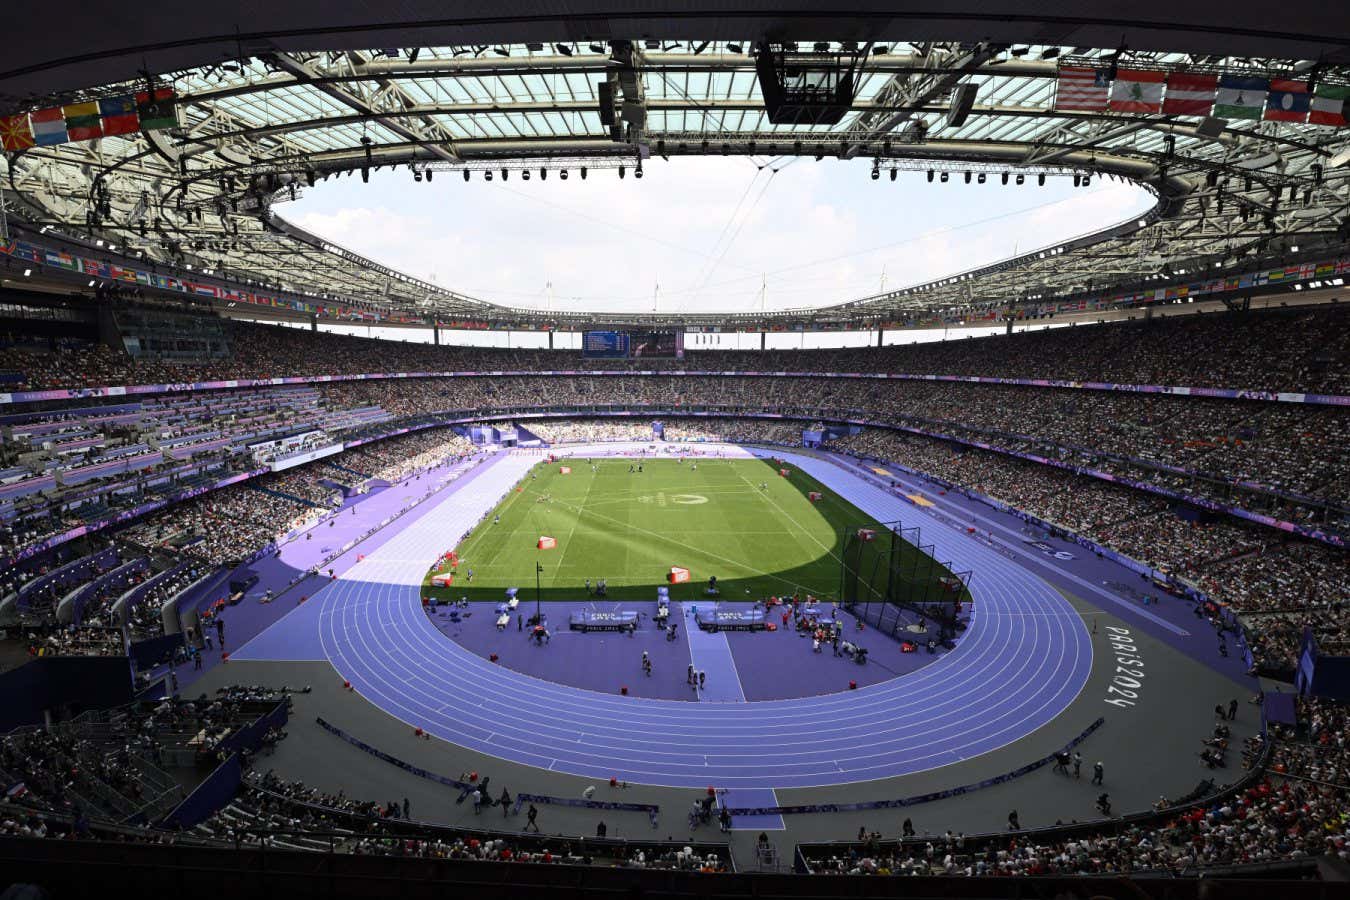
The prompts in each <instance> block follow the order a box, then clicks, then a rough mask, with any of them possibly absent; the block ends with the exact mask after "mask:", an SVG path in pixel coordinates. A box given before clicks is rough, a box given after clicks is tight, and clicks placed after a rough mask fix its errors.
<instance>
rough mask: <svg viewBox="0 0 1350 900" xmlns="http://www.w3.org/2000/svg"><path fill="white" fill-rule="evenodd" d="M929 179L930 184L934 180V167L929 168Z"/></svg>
mask: <svg viewBox="0 0 1350 900" xmlns="http://www.w3.org/2000/svg"><path fill="white" fill-rule="evenodd" d="M928 181H929V183H930V184H931V183H932V181H933V170H932V169H929V170H928Z"/></svg>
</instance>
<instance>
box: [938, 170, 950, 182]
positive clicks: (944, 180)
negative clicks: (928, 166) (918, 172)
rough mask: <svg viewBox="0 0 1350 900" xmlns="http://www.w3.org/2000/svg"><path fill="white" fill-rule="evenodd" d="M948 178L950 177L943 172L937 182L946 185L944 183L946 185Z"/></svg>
mask: <svg viewBox="0 0 1350 900" xmlns="http://www.w3.org/2000/svg"><path fill="white" fill-rule="evenodd" d="M950 177H951V176H950V175H948V174H947V173H946V172H943V173H942V175H941V176H940V177H939V179H938V180H939V181H941V182H942V183H943V184H946V183H947V179H948V178H950Z"/></svg>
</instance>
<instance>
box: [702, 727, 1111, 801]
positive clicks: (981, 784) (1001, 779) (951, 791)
mask: <svg viewBox="0 0 1350 900" xmlns="http://www.w3.org/2000/svg"><path fill="white" fill-rule="evenodd" d="M1104 724H1106V719H1104V718H1101V717H1098V718H1097V720H1096V721H1095V722H1093V723H1092V724H1091V725H1089V726H1088V727H1087V728H1084V729H1083V730H1082V731H1081V732H1080V733H1079V734H1078V736H1077V737H1075V738H1074V739H1073V740H1071V741H1069V743H1067V744H1065V745H1064V746H1063V747H1062V748H1061V749H1059V750H1057V751H1055V753H1051V754H1049V755H1047V756H1043V757H1041V758H1040V759H1038V760H1035V761H1034V762H1029V763H1027V764H1026V765H1024V766H1019V767H1018V768H1016V769H1013V770H1012V771H1011V772H1005V773H1003V774H1002V775H995V776H994V777H992V778H985V779H984V780H982V781H977V782H975V783H974V784H963V785H961V786H960V787H954V788H947V789H946V790H942V791H932V792H930V793H927V794H919V795H917V796H914V797H900V798H897V799H892V800H865V801H863V802H861V803H812V804H806V805H798V806H747V807H734V808H731V809H729V810H728V812H730V813H731V814H732V815H733V816H772V815H778V816H794V815H804V814H811V813H835V812H866V811H869V810H877V809H900V808H903V807H907V806H919V805H921V804H924V803H932V802H934V801H935V800H946V799H948V798H950V797H960V796H963V795H965V794H970V793H973V792H975V791H978V790H983V789H984V788H987V787H993V786H994V785H996V784H1004V783H1006V782H1009V781H1012V780H1013V779H1015V778H1021V777H1022V776H1023V775H1029V774H1030V773H1032V772H1035V771H1036V770H1037V769H1041V768H1044V767H1045V766H1048V765H1049V764H1050V763H1052V762H1054V761H1055V756H1056V755H1057V754H1059V753H1068V752H1070V751H1071V750H1073V749H1074V748H1075V747H1077V746H1078V745H1079V744H1081V743H1083V741H1085V740H1087V739H1088V738H1089V737H1091V736H1092V734H1093V732H1095V731H1096V730H1097V729H1098V728H1101V727H1102V725H1104Z"/></svg>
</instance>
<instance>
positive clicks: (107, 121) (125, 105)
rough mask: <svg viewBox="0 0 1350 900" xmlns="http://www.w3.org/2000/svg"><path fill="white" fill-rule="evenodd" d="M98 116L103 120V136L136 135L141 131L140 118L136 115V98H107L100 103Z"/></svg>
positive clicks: (129, 96) (127, 96)
mask: <svg viewBox="0 0 1350 900" xmlns="http://www.w3.org/2000/svg"><path fill="white" fill-rule="evenodd" d="M98 114H99V115H100V116H101V117H102V118H103V136H104V137H112V136H113V135H115V134H134V133H136V132H137V131H140V130H141V119H140V116H138V115H136V98H135V97H133V96H131V95H130V94H127V95H126V96H125V97H105V98H103V99H102V100H100V101H98Z"/></svg>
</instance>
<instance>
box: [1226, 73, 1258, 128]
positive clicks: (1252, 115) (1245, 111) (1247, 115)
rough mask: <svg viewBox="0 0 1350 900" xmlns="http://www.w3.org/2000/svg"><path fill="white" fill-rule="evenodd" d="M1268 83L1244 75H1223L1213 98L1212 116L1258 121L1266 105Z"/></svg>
mask: <svg viewBox="0 0 1350 900" xmlns="http://www.w3.org/2000/svg"><path fill="white" fill-rule="evenodd" d="M1269 91H1270V82H1269V81H1267V80H1266V79H1264V78H1249V77H1247V76H1245V75H1224V76H1222V77H1221V78H1220V79H1219V94H1218V96H1217V97H1215V98H1214V115H1216V116H1219V117H1220V118H1223V119H1259V118H1261V111H1262V109H1264V107H1265V105H1266V94H1267V93H1268V92H1269Z"/></svg>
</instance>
